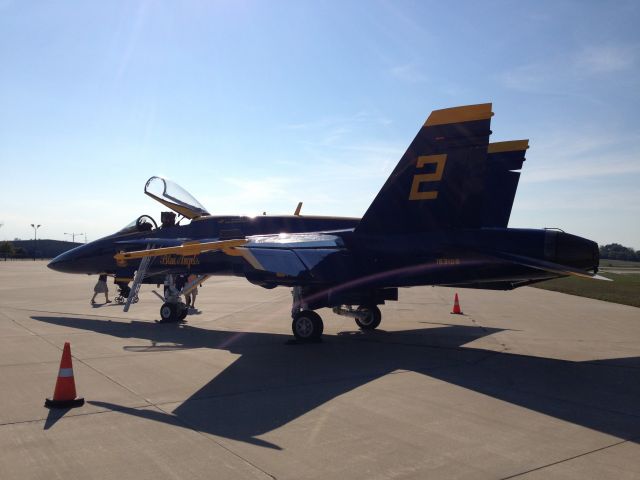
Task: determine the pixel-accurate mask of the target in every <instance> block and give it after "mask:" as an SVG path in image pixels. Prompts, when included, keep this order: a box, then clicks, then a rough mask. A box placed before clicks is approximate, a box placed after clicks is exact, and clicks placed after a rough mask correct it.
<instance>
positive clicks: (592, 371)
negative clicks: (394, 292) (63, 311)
mask: <svg viewBox="0 0 640 480" xmlns="http://www.w3.org/2000/svg"><path fill="white" fill-rule="evenodd" d="M31 318H32V319H34V320H37V321H40V322H46V323H49V324H55V325H60V326H67V327H71V328H76V329H84V330H90V331H94V332H97V333H101V334H107V335H112V336H114V337H120V338H137V339H146V340H149V341H150V342H151V346H150V347H148V350H149V351H153V350H154V349H155V347H154V345H157V348H158V349H160V350H162V349H165V350H166V349H175V348H185V349H186V348H212V349H222V350H228V351H230V352H232V353H234V354H239V355H240V357H239V358H238V359H237V360H236V361H235V362H234V363H233V364H231V365H230V366H229V367H227V368H226V369H225V370H224V371H222V372H221V373H219V374H218V375H217V376H216V377H215V378H213V379H212V380H211V381H210V382H209V383H207V384H206V385H204V386H203V387H202V388H201V389H200V390H199V391H197V392H196V393H195V394H193V395H192V396H191V397H190V398H188V399H187V400H186V401H184V402H183V403H182V404H181V405H180V406H178V407H177V408H176V409H175V410H174V411H173V412H172V414H167V413H162V412H158V411H155V410H150V409H140V408H128V407H124V406H121V405H115V404H110V403H106V402H101V401H97V400H96V401H91V402H90V403H91V404H93V405H97V406H100V407H104V408H108V409H111V410H115V411H119V412H124V413H127V414H131V415H134V416H137V417H141V418H146V419H149V420H155V421H159V422H164V423H168V424H172V425H178V426H181V427H185V428H190V429H194V430H197V431H200V432H204V433H210V434H213V435H218V436H221V437H226V438H230V439H234V440H239V441H243V442H247V443H251V444H254V445H260V446H264V447H269V448H275V449H279V448H280V447H279V446H277V445H274V444H273V443H270V442H267V441H265V440H262V439H260V438H258V437H259V436H261V435H264V434H266V433H268V432H270V431H272V430H274V429H277V428H279V427H281V426H283V425H285V424H287V423H288V422H291V421H292V420H294V419H296V418H298V417H300V416H302V415H304V414H306V413H308V412H310V411H312V410H313V409H315V408H317V407H319V406H321V405H323V404H324V403H326V402H328V401H330V400H332V399H334V398H336V397H338V396H340V395H342V394H344V393H347V392H349V391H351V390H354V389H356V388H358V387H360V386H363V385H365V384H367V383H368V382H370V381H372V380H375V379H377V378H380V377H382V376H384V375H387V374H390V373H392V372H395V371H402V370H409V371H414V372H417V373H421V374H424V375H428V376H430V377H432V378H436V379H439V380H442V381H445V382H449V383H451V384H454V385H457V386H460V387H463V388H467V389H469V390H472V391H474V392H479V393H481V394H484V395H488V396H490V397H493V398H496V399H498V400H501V401H504V402H508V403H510V404H513V405H518V406H521V407H524V408H527V409H530V410H532V411H536V412H539V413H542V414H545V415H549V416H552V417H555V418H558V419H561V420H564V421H567V422H571V423H574V424H577V425H581V426H583V427H587V428H590V429H594V430H597V431H600V432H603V433H606V434H611V435H614V436H616V437H620V438H622V439H625V440H632V441H637V440H638V438H639V437H640V409H639V408H638V405H640V357H634V358H622V359H607V360H598V361H588V362H572V361H566V360H556V359H550V358H541V357H533V356H527V355H517V354H510V353H504V352H496V351H493V350H484V349H478V348H471V347H464V346H463V345H465V344H468V343H470V342H472V341H473V340H476V339H479V338H482V337H485V336H488V335H491V334H494V333H497V332H500V331H501V330H499V329H489V328H484V327H471V326H469V327H467V326H458V325H450V326H437V327H432V328H423V329H416V330H407V331H398V332H392V333H387V332H384V331H375V332H368V333H362V332H359V331H353V332H343V333H341V334H338V335H325V336H324V341H323V342H322V343H318V344H308V345H294V346H286V345H285V343H286V342H287V341H288V340H289V339H290V338H291V337H290V336H288V335H280V334H268V333H252V332H234V331H222V330H209V329H204V328H198V327H192V326H189V325H177V324H156V323H150V322H138V321H133V322H130V323H129V322H116V321H106V320H96V319H85V318H72V317H57V316H32V317H31ZM125 348H129V347H125ZM135 348H136V351H144V349H145V348H146V347H139V348H138V347H135ZM54 421H55V420H54Z"/></svg>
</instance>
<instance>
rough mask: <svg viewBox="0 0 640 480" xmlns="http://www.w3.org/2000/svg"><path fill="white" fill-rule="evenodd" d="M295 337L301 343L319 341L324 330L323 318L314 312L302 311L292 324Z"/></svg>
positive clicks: (296, 315) (297, 314)
mask: <svg viewBox="0 0 640 480" xmlns="http://www.w3.org/2000/svg"><path fill="white" fill-rule="evenodd" d="M291 330H293V335H294V336H295V337H296V338H297V339H298V340H301V341H305V342H308V341H313V340H319V339H320V337H321V336H322V331H323V330H324V324H323V323H322V318H320V315H318V314H317V313H316V312H314V311H312V310H302V311H301V312H298V313H296V314H295V316H294V317H293V322H292V323H291Z"/></svg>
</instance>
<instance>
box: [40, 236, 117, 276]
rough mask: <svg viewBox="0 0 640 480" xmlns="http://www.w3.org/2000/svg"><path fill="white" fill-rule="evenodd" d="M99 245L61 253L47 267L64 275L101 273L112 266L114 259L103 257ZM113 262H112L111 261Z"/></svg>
mask: <svg viewBox="0 0 640 480" xmlns="http://www.w3.org/2000/svg"><path fill="white" fill-rule="evenodd" d="M100 248H101V246H100V245H99V244H93V243H88V244H86V245H80V246H79V247H76V248H72V249H71V250H68V251H66V252H64V253H61V254H60V255H58V256H57V257H56V258H54V259H53V260H51V261H50V262H49V264H48V265H47V267H49V268H50V269H51V270H55V271H56V272H63V273H88V274H93V273H100V272H103V271H105V269H106V268H109V267H110V266H111V263H113V258H111V259H109V257H108V255H107V256H104V255H101V251H100ZM109 260H111V261H109Z"/></svg>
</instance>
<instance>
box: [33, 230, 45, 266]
mask: <svg viewBox="0 0 640 480" xmlns="http://www.w3.org/2000/svg"><path fill="white" fill-rule="evenodd" d="M31 226H32V227H33V243H34V246H33V261H34V262H35V261H36V248H38V229H39V228H40V227H41V226H42V225H34V224H33V223H32V224H31Z"/></svg>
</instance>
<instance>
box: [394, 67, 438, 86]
mask: <svg viewBox="0 0 640 480" xmlns="http://www.w3.org/2000/svg"><path fill="white" fill-rule="evenodd" d="M389 73H391V75H392V76H393V77H395V78H397V79H399V80H402V81H403V82H407V83H422V82H426V81H427V80H428V77H427V76H426V75H425V74H424V73H423V72H422V70H421V69H420V67H418V66H417V65H416V64H415V63H405V64H403V65H396V66H395V67H392V68H391V70H390V71H389Z"/></svg>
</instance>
